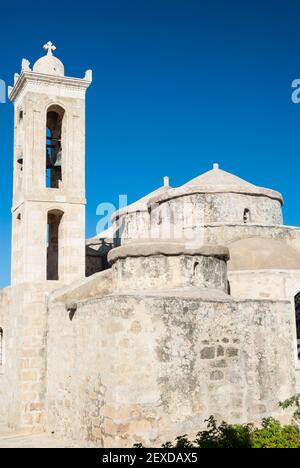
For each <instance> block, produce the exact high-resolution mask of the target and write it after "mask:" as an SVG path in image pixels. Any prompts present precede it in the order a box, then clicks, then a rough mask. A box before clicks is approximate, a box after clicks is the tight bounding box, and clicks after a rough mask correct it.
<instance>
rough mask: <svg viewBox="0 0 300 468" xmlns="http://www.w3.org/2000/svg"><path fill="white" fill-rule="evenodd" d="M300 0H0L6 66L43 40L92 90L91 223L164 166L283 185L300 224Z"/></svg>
mask: <svg viewBox="0 0 300 468" xmlns="http://www.w3.org/2000/svg"><path fill="white" fill-rule="evenodd" d="M299 22H300V2H299V1H296V0H289V1H288V2H287V1H286V0H269V1H263V2H262V1H257V0H252V1H243V2H242V1H240V0H239V1H235V0H226V1H225V0H223V1H219V0H217V1H208V0H207V1H205V2H204V1H201V0H126V1H125V0H119V1H117V0H109V1H108V0H105V1H103V0H98V1H93V2H92V1H90V0H85V2H83V3H82V4H81V3H80V4H79V3H76V2H74V1H72V2H70V1H68V0H67V1H64V2H62V1H61V2H57V1H56V0H53V1H52V2H48V3H44V4H41V3H39V2H37V1H36V2H32V1H30V0H29V1H26V2H24V1H22V2H19V1H14V2H13V3H9V2H6V3H5V4H3V3H2V4H1V28H0V51H1V53H0V59H1V69H0V78H1V79H4V80H5V81H6V82H7V84H12V81H13V74H14V72H19V71H20V63H21V59H22V58H23V57H26V58H28V59H29V60H30V61H31V62H32V63H33V62H34V61H35V60H36V59H37V58H39V57H40V56H41V55H43V51H42V49H41V46H42V45H43V44H44V43H45V42H47V41H48V40H51V41H53V42H54V43H55V44H56V46H57V51H56V54H57V56H58V57H59V58H60V59H62V60H63V62H64V63H65V67H66V73H67V75H69V76H83V73H84V70H85V69H87V68H92V69H93V71H94V82H93V85H92V87H91V88H90V90H89V92H88V95H87V133H86V135H87V154H86V155H87V175H86V179H87V199H88V206H87V236H92V235H94V234H95V229H96V224H97V221H98V220H99V218H98V217H97V216H96V207H97V205H98V204H99V203H100V202H102V201H105V202H113V203H117V200H118V195H119V194H128V197H129V201H130V202H132V201H135V200H136V199H137V198H139V197H140V196H142V195H144V194H146V193H148V192H149V191H152V190H153V189H155V188H157V187H158V186H159V185H161V183H162V178H163V176H164V175H169V176H170V180H171V184H172V185H173V186H177V185H180V184H182V183H184V182H186V181H188V180H189V179H191V178H193V177H195V176H197V175H198V174H200V173H202V172H204V171H206V170H208V169H210V168H211V166H212V163H213V162H219V163H220V165H221V168H223V169H225V170H228V171H230V172H233V173H235V174H237V175H239V176H241V177H243V178H245V179H247V180H249V181H250V182H253V183H255V184H257V185H261V186H265V187H270V188H275V189H277V190H279V191H281V192H282V193H283V195H284V197H285V201H286V204H285V208H284V215H285V222H286V224H290V225H300V211H299V173H300V170H299V169H300V158H299V151H300V147H299V146H300V138H299V136H300V104H299V105H295V104H293V103H292V102H291V98H290V96H291V81H292V80H293V79H295V78H300V51H299V44H300V27H299ZM0 122H1V125H0V142H1V161H2V167H1V191H0V207H1V209H0V226H1V229H0V286H3V285H5V284H8V283H9V263H10V229H11V226H10V208H11V191H12V184H11V182H12V157H13V154H12V147H13V107H12V105H11V104H10V103H7V104H5V105H0Z"/></svg>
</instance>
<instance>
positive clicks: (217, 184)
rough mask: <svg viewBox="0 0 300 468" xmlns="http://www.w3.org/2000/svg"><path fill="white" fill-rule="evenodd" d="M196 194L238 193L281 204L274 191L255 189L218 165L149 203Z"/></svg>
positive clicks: (280, 197) (277, 194)
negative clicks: (263, 197) (264, 198)
mask: <svg viewBox="0 0 300 468" xmlns="http://www.w3.org/2000/svg"><path fill="white" fill-rule="evenodd" d="M196 193H238V194H243V195H257V196H265V197H268V198H272V199H274V200H278V201H280V202H281V204H283V198H282V195H281V194H280V193H279V192H276V191H275V190H271V189H266V188H262V187H257V186H256V185H253V184H250V183H249V182H247V181H245V180H243V179H241V178H240V177H237V176H235V175H233V174H230V173H229V172H226V171H223V170H221V169H220V168H219V165H218V164H214V166H213V169H212V170H210V171H208V172H205V173H204V174H201V175H200V176H198V177H196V178H195V179H192V180H191V181H189V182H187V183H186V184H184V185H182V186H181V187H178V188H176V189H170V190H168V191H167V192H165V193H163V194H161V195H159V196H156V197H153V199H151V201H150V203H160V202H163V201H167V200H170V199H172V198H179V197H182V196H186V195H192V194H196Z"/></svg>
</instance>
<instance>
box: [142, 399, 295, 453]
mask: <svg viewBox="0 0 300 468" xmlns="http://www.w3.org/2000/svg"><path fill="white" fill-rule="evenodd" d="M279 406H280V408H282V409H284V410H286V409H288V408H293V407H294V408H295V412H294V416H293V423H292V424H290V425H282V424H281V423H280V422H279V421H276V419H274V418H265V419H263V420H262V423H261V427H260V428H255V427H254V425H253V424H244V425H242V424H227V423H225V422H222V423H221V424H218V423H217V421H216V419H215V418H214V417H213V416H211V417H210V418H209V419H207V420H206V421H205V422H206V423H207V430H205V431H201V432H198V434H197V436H196V439H195V440H193V441H190V440H189V438H188V436H187V434H184V435H182V436H179V437H177V438H176V440H175V445H173V444H172V442H166V443H165V444H163V445H162V447H163V448H167V449H168V448H300V394H299V395H295V396H293V397H292V398H289V399H288V400H285V401H284V402H281V403H279ZM134 447H135V448H142V445H141V444H135V446H134Z"/></svg>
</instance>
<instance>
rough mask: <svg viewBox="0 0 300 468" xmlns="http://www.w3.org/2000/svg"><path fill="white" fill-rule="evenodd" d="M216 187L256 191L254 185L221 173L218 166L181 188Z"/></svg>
mask: <svg viewBox="0 0 300 468" xmlns="http://www.w3.org/2000/svg"><path fill="white" fill-rule="evenodd" d="M195 186H202V187H209V186H213V187H217V186H222V187H224V186H226V187H232V188H236V187H244V188H245V187H246V188H247V189H249V190H251V189H252V190H254V189H256V187H255V185H253V184H250V183H249V182H246V181H245V180H243V179H241V178H240V177H237V176H235V175H233V174H230V173H229V172H226V171H223V170H222V169H220V168H219V164H214V166H213V169H212V170H210V171H208V172H205V173H204V174H201V175H200V176H198V177H195V179H192V180H190V181H189V182H188V183H187V184H184V185H183V187H195Z"/></svg>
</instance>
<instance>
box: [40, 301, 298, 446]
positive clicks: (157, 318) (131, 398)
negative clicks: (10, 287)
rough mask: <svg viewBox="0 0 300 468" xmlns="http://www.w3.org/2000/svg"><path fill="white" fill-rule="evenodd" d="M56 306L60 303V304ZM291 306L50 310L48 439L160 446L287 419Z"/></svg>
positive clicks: (101, 305)
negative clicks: (213, 424)
mask: <svg viewBox="0 0 300 468" xmlns="http://www.w3.org/2000/svg"><path fill="white" fill-rule="evenodd" d="M56 301H57V298H56ZM291 317H292V311H291V308H290V305H289V304H288V303H287V302H277V303H275V302H271V301H249V300H248V301H240V302H236V301H231V300H230V299H228V301H226V300H224V301H211V302H209V301H203V300H201V299H200V298H199V299H195V298H191V297H190V298H189V297H183V296H182V297H180V296H177V297H172V296H171V295H170V296H169V297H165V296H162V295H159V294H157V295H155V294H154V293H153V294H152V295H151V294H150V293H149V295H147V296H138V295H137V296H133V295H111V296H106V297H104V298H102V299H97V300H96V299H94V300H89V301H86V302H81V303H79V304H78V308H77V311H76V313H75V315H70V314H69V313H68V311H67V310H66V306H65V304H64V303H59V302H52V303H50V305H49V319H48V320H49V321H48V326H49V331H48V361H47V377H48V378H47V382H48V387H47V411H48V423H47V428H48V430H51V431H55V432H57V433H61V434H64V435H65V436H66V435H67V436H70V437H72V438H73V439H75V440H76V441H77V442H78V443H79V444H81V445H82V446H91V447H118V446H121V447H131V446H132V444H133V443H135V442H142V443H143V444H145V445H146V446H159V445H160V444H161V443H162V442H164V441H167V440H173V439H174V438H175V437H176V436H178V435H180V434H184V433H188V434H192V433H195V432H196V431H198V430H200V429H201V428H202V427H203V422H204V420H205V419H206V418H207V417H209V416H210V415H214V416H216V417H217V418H218V419H219V420H223V419H224V420H227V421H228V422H243V423H245V422H247V421H259V420H261V418H262V417H264V416H267V415H268V416H269V415H274V416H276V417H280V416H282V413H281V410H280V409H279V408H278V401H280V400H282V399H284V398H286V397H289V396H291V395H293V394H294V393H295V369H294V350H293V332H294V329H293V326H292V318H291Z"/></svg>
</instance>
